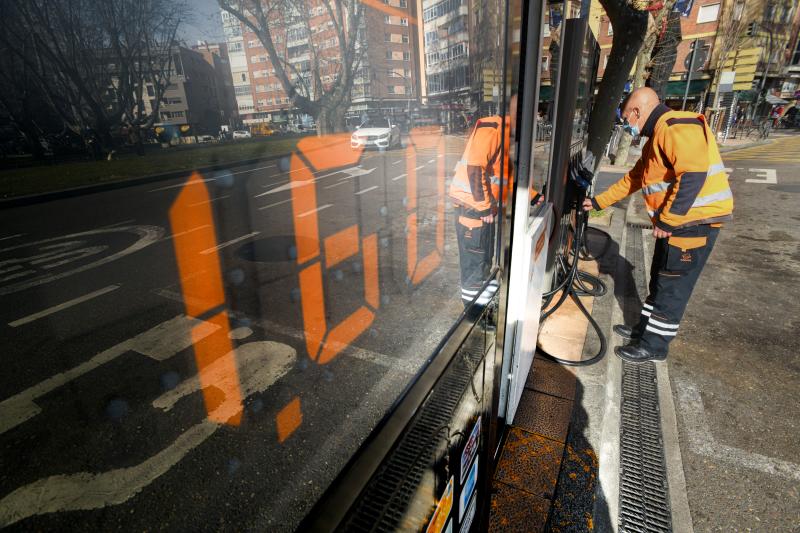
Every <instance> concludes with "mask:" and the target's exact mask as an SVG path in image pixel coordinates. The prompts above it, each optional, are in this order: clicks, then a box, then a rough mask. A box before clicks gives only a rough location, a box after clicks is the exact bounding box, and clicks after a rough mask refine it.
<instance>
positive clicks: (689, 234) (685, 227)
mask: <svg viewBox="0 0 800 533" xmlns="http://www.w3.org/2000/svg"><path fill="white" fill-rule="evenodd" d="M622 119H623V127H624V128H625V129H626V130H627V131H629V132H630V133H631V134H632V135H634V136H635V135H639V134H641V135H642V136H643V137H647V138H648V141H647V143H646V144H645V145H644V148H643V149H642V156H641V158H640V159H639V161H638V162H637V163H636V165H635V166H634V167H633V169H632V170H631V171H630V172H628V173H627V174H626V175H625V176H624V177H623V178H622V179H621V180H619V181H618V182H617V183H615V184H613V185H612V186H611V187H609V189H608V190H607V191H606V192H604V193H602V194H600V195H598V196H596V197H594V198H591V199H586V200H585V201H584V204H583V207H584V209H586V210H589V209H604V208H606V207H608V206H610V205H611V204H613V203H615V202H618V201H619V200H621V199H623V198H625V197H626V196H628V195H630V194H631V193H634V192H636V191H638V190H641V191H642V194H643V195H644V200H645V204H646V207H647V212H648V214H649V215H650V219H651V220H652V221H653V235H654V236H655V237H656V239H657V240H656V243H655V252H654V254H653V262H652V268H651V271H650V287H649V294H648V296H647V299H646V300H645V302H644V304H643V306H642V312H641V315H640V317H639V322H638V324H636V325H635V326H633V327H629V326H625V325H616V326H614V331H615V332H616V333H617V334H618V335H620V336H621V337H623V338H624V339H630V340H633V341H635V342H634V343H631V344H630V345H628V346H618V347H617V348H615V352H616V354H617V355H618V356H619V357H621V358H622V359H624V360H626V361H630V362H634V363H641V362H645V361H663V360H665V359H666V357H667V352H668V347H669V343H670V341H671V340H672V339H674V338H675V336H676V335H677V333H678V326H679V325H680V321H681V318H682V317H683V313H684V311H685V310H686V304H687V303H688V302H689V297H690V296H691V294H692V290H693V289H694V286H695V283H696V282H697V279H698V278H699V276H700V272H701V271H702V270H703V267H704V266H705V263H706V260H707V259H708V256H709V254H710V253H711V249H712V248H713V247H714V242H715V241H716V239H717V235H718V233H719V229H720V227H721V226H722V223H723V222H726V221H728V220H731V218H732V213H733V195H732V194H731V189H730V187H729V186H728V175H727V174H726V173H725V165H723V163H722V159H721V158H720V155H719V149H718V148H717V143H716V141H715V139H714V134H713V133H712V132H711V130H710V128H709V127H708V125H707V124H706V120H705V117H704V116H703V115H701V114H698V113H693V112H684V111H673V110H671V109H670V108H668V107H667V106H665V105H663V104H660V103H659V100H658V96H657V95H656V93H655V92H654V91H653V90H652V89H650V88H647V87H644V88H641V89H637V90H635V91H634V92H632V93H631V95H630V96H629V97H628V99H627V100H626V101H625V102H624V104H623V106H622Z"/></svg>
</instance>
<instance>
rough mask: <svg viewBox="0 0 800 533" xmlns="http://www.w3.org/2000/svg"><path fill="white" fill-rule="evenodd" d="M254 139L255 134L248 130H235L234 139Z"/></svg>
mask: <svg viewBox="0 0 800 533" xmlns="http://www.w3.org/2000/svg"><path fill="white" fill-rule="evenodd" d="M252 137H253V134H252V133H250V132H249V131H247V130H234V132H233V138H234V139H250V138H252Z"/></svg>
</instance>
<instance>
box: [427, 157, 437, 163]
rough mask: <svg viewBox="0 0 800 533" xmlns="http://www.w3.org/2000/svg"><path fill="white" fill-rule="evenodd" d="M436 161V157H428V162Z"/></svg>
mask: <svg viewBox="0 0 800 533" xmlns="http://www.w3.org/2000/svg"><path fill="white" fill-rule="evenodd" d="M434 161H436V158H434V159H428V163H433V162H434Z"/></svg>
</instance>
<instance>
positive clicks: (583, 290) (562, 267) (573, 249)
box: [538, 202, 611, 366]
mask: <svg viewBox="0 0 800 533" xmlns="http://www.w3.org/2000/svg"><path fill="white" fill-rule="evenodd" d="M576 207H577V214H576V217H575V219H576V220H575V228H572V226H571V225H570V227H569V230H570V231H571V232H572V239H571V240H570V241H569V242H570V246H569V248H568V249H567V250H559V255H558V257H556V261H555V265H556V266H555V273H556V283H555V285H556V286H555V288H554V289H552V290H551V291H548V292H546V293H544V294H543V295H542V297H543V302H542V316H541V318H540V319H539V324H542V323H544V321H545V320H547V318H548V317H549V316H550V315H552V314H553V313H554V312H555V311H556V310H557V309H558V308H559V307H561V305H562V304H563V303H564V302H565V301H566V300H567V298H572V300H573V301H574V302H575V305H577V306H578V309H580V310H581V312H582V313H583V314H584V315H585V316H586V318H587V319H588V320H589V323H590V324H591V325H592V328H594V330H595V332H596V333H597V337H598V339H599V340H600V349H599V350H598V352H597V353H596V354H595V355H593V356H592V357H590V358H589V359H582V360H580V361H570V360H568V359H562V358H560V357H556V356H555V355H552V354H550V353H547V352H546V351H544V350H542V349H541V348H539V349H538V352H539V353H540V354H542V356H544V357H545V358H546V359H549V360H551V361H555V362H556V363H559V364H562V365H564V366H588V365H593V364H595V363H597V362H599V361H600V360H601V359H603V357H605V355H606V351H607V350H608V339H606V336H605V334H604V333H603V331H602V329H601V328H600V325H599V324H598V323H597V321H595V319H594V318H593V317H592V314H591V313H590V312H589V311H588V310H587V309H586V307H585V306H584V305H583V302H581V299H580V297H581V296H594V297H599V296H603V295H604V294H605V293H606V291H607V289H606V286H605V283H603V281H602V280H601V279H600V278H599V277H597V276H594V275H592V274H589V273H588V272H584V271H582V270H579V269H578V261H579V260H580V259H594V260H597V259H600V258H601V257H603V255H605V253H606V252H607V251H608V248H609V246H610V243H611V236H610V235H609V234H608V233H606V232H605V231H602V230H599V229H597V228H590V227H589V214H588V213H587V212H585V211H583V209H581V202H577V206H576ZM590 229H591V230H592V231H595V232H597V233H601V234H603V235H605V236H606V238H607V240H606V246H605V247H604V248H603V250H602V251H601V252H600V253H599V254H597V255H596V256H593V255H592V254H591V253H590V252H589V250H588V249H587V248H586V233H587V230H590ZM570 258H571V261H570ZM587 284H588V285H589V286H587ZM559 292H560V293H561V294H560V296H559V298H558V300H557V301H556V303H555V304H553V305H552V306H551V305H550V304H551V303H552V301H553V299H554V298H555V295H556V294H558V293H559ZM548 308H549V309H548Z"/></svg>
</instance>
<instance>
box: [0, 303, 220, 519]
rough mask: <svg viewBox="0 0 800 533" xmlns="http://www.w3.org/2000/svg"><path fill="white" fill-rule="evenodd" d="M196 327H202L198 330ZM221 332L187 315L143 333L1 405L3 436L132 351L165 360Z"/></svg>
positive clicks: (212, 325) (0, 506)
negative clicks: (57, 393)
mask: <svg viewBox="0 0 800 533" xmlns="http://www.w3.org/2000/svg"><path fill="white" fill-rule="evenodd" d="M195 326H202V327H198V328H196V329H194V328H195ZM217 329H219V327H218V326H216V325H215V324H210V323H208V322H203V321H200V320H197V319H195V318H191V317H187V316H184V315H178V316H176V317H175V318H172V319H170V320H168V321H166V322H162V323H161V324H159V325H157V326H155V327H154V328H151V329H149V330H147V331H145V332H144V333H140V334H139V335H137V336H135V337H133V338H130V339H128V340H126V341H123V342H121V343H119V344H116V345H115V346H112V347H111V348H108V349H107V350H104V351H102V352H100V353H98V354H97V355H95V356H94V357H92V358H91V359H89V360H88V361H84V362H83V363H81V364H79V365H78V366H75V367H72V368H70V369H69V370H65V371H64V372H61V373H59V374H55V375H54V376H51V377H49V378H47V379H45V380H44V381H41V382H39V383H38V384H36V385H34V386H32V387H29V388H27V389H25V390H24V391H22V392H20V393H18V394H15V395H14V396H11V397H10V398H7V399H5V400H3V401H2V402H0V434H3V433H5V432H6V431H8V430H10V429H12V428H14V427H16V426H18V425H20V424H22V423H23V422H25V421H26V420H29V419H31V418H33V417H34V416H36V415H38V414H39V413H40V412H41V411H42V409H41V408H40V407H39V406H38V405H36V400H37V399H38V398H41V397H42V396H44V395H45V394H48V393H50V392H52V391H54V390H56V389H57V388H59V387H61V386H63V385H66V384H67V383H69V382H70V381H72V380H74V379H77V378H79V377H81V376H83V375H84V374H87V373H89V372H91V371H92V370H94V369H95V368H98V367H100V366H102V365H104V364H106V363H108V362H109V361H113V360H114V359H116V358H117V357H119V356H121V355H123V354H125V353H128V352H129V351H131V350H133V351H136V352H138V353H142V355H145V356H148V357H151V358H153V359H156V360H159V361H163V360H164V359H168V358H169V357H172V356H174V355H175V354H177V353H178V352H180V351H182V350H185V349H186V348H188V347H189V346H191V345H192V342H193V336H194V341H195V342H196V341H198V340H200V339H202V338H205V337H207V336H208V335H210V334H211V333H213V332H214V331H216V330H217ZM163 336H166V337H163ZM143 352H144V353H143ZM2 508H3V506H2V505H0V509H2Z"/></svg>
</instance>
